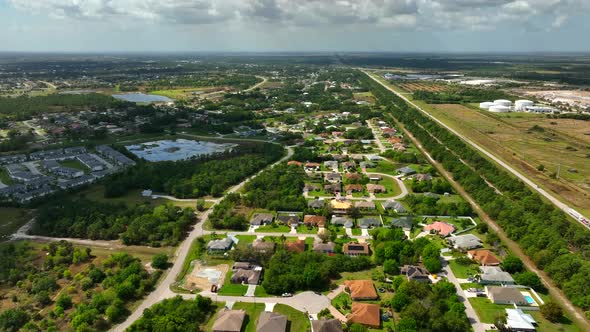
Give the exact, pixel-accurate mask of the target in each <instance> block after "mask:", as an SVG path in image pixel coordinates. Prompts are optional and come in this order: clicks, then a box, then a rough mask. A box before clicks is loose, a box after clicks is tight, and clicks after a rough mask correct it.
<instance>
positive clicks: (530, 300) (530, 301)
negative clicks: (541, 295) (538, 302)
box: [524, 295, 535, 304]
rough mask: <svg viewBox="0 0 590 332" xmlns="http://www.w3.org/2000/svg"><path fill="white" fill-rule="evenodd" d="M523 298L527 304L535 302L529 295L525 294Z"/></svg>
mask: <svg viewBox="0 0 590 332" xmlns="http://www.w3.org/2000/svg"><path fill="white" fill-rule="evenodd" d="M524 299H525V300H526V302H527V303H528V304H535V300H534V299H533V298H532V297H531V296H529V295H525V296H524Z"/></svg>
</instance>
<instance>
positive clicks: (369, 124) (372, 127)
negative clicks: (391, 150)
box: [367, 120, 387, 153]
mask: <svg viewBox="0 0 590 332" xmlns="http://www.w3.org/2000/svg"><path fill="white" fill-rule="evenodd" d="M367 126H369V128H370V129H371V131H372V132H373V137H374V138H375V143H376V144H377V146H378V147H379V151H380V152H381V153H383V152H385V150H387V149H386V148H385V145H383V142H381V140H380V139H379V135H378V134H377V129H375V126H373V124H372V123H371V121H370V120H367Z"/></svg>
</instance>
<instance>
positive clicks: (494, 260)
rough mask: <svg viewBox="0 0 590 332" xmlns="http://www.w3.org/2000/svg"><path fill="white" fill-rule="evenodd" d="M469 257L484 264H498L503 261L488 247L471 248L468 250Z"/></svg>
mask: <svg viewBox="0 0 590 332" xmlns="http://www.w3.org/2000/svg"><path fill="white" fill-rule="evenodd" d="M467 257H469V258H471V259H472V260H474V261H476V262H478V263H479V264H480V265H483V266H497V265H500V263H501V262H502V261H500V259H499V258H498V257H496V255H494V253H493V252H491V251H490V250H488V249H480V250H470V251H468V252H467Z"/></svg>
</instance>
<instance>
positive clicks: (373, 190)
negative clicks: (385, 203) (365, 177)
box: [367, 183, 387, 194]
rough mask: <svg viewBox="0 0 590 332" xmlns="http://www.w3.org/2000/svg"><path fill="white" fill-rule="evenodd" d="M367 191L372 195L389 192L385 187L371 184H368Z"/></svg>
mask: <svg viewBox="0 0 590 332" xmlns="http://www.w3.org/2000/svg"><path fill="white" fill-rule="evenodd" d="M367 191H368V192H370V193H371V194H377V193H384V192H387V189H386V188H385V186H383V185H380V184H372V183H369V184H367Z"/></svg>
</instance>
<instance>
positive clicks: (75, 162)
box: [59, 159, 90, 173]
mask: <svg viewBox="0 0 590 332" xmlns="http://www.w3.org/2000/svg"><path fill="white" fill-rule="evenodd" d="M59 163H60V164H61V165H62V166H65V167H69V168H74V169H79V170H81V171H83V172H84V173H88V172H90V169H89V168H88V167H86V166H84V165H83V164H82V163H81V162H79V161H78V160H76V159H68V160H62V161H60V162H59Z"/></svg>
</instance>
